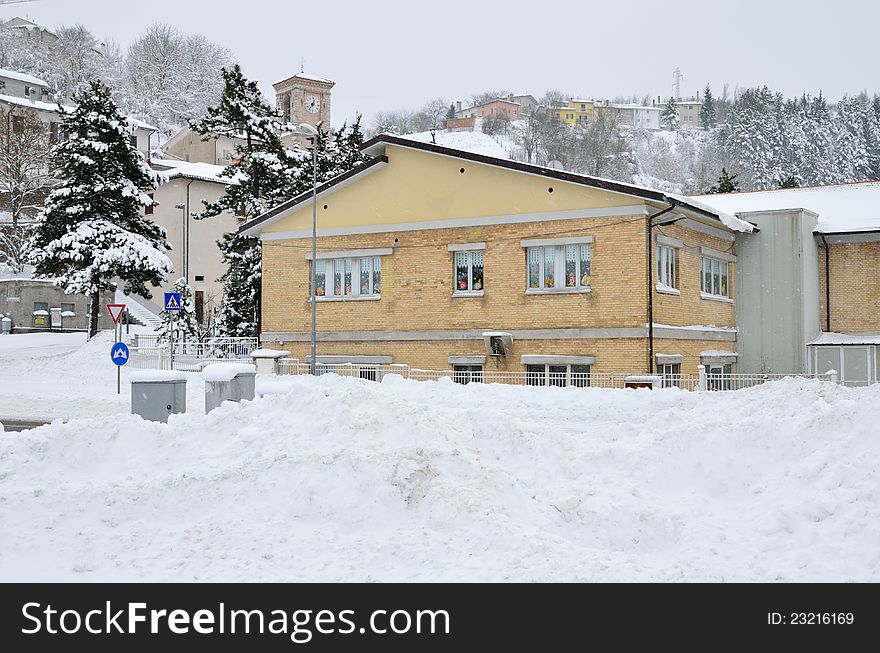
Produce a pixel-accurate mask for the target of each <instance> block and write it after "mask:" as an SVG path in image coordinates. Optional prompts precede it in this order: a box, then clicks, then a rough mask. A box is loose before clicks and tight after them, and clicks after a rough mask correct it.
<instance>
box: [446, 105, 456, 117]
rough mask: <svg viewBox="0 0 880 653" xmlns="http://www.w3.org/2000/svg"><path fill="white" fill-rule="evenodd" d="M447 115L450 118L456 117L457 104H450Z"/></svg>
mask: <svg viewBox="0 0 880 653" xmlns="http://www.w3.org/2000/svg"><path fill="white" fill-rule="evenodd" d="M446 117H447V118H448V119H450V120H452V119H453V118H455V104H450V105H449V111H447V112H446Z"/></svg>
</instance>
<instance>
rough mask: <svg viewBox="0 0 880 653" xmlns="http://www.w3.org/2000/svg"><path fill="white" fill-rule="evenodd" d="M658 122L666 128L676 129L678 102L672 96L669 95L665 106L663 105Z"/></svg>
mask: <svg viewBox="0 0 880 653" xmlns="http://www.w3.org/2000/svg"><path fill="white" fill-rule="evenodd" d="M660 123H661V124H662V125H663V126H664V127H666V129H669V130H672V129H678V104H677V103H676V101H675V98H674V97H670V98H669V100H667V102H666V106H664V107H663V111H662V113H661V114H660Z"/></svg>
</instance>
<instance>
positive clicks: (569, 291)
mask: <svg viewBox="0 0 880 653" xmlns="http://www.w3.org/2000/svg"><path fill="white" fill-rule="evenodd" d="M589 292H591V290H590V288H526V294H527V295H584V294H586V293H589Z"/></svg>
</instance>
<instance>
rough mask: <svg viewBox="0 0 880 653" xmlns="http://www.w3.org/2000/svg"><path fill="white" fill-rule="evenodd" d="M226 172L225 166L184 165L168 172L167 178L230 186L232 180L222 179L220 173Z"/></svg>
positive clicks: (206, 164)
mask: <svg viewBox="0 0 880 653" xmlns="http://www.w3.org/2000/svg"><path fill="white" fill-rule="evenodd" d="M224 170H226V167H225V166H215V165H213V164H211V163H201V162H197V163H184V164H183V165H180V166H176V167H174V168H172V169H171V170H169V171H167V172H166V173H164V174H165V177H166V178H167V179H169V180H170V179H177V178H178V177H184V178H186V179H199V180H201V181H209V182H213V183H218V184H229V183H231V180H230V179H229V178H228V177H221V176H220V173H221V172H223V171H224Z"/></svg>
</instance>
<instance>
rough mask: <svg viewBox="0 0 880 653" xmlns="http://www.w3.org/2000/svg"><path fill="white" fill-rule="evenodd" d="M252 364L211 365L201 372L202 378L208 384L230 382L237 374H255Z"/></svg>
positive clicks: (255, 369) (254, 367)
mask: <svg viewBox="0 0 880 653" xmlns="http://www.w3.org/2000/svg"><path fill="white" fill-rule="evenodd" d="M256 372H257V368H256V366H255V365H253V364H252V363H211V364H210V365H207V366H206V367H205V368H204V369H203V370H202V378H203V379H204V380H205V381H207V382H208V383H221V382H223V381H232V379H234V378H235V377H236V376H237V375H239V374H256Z"/></svg>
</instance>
